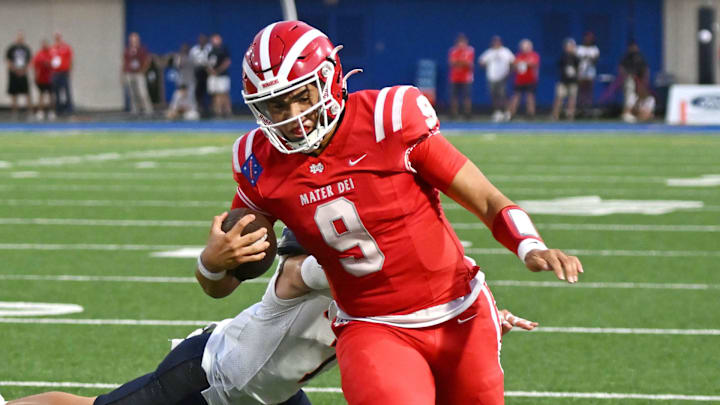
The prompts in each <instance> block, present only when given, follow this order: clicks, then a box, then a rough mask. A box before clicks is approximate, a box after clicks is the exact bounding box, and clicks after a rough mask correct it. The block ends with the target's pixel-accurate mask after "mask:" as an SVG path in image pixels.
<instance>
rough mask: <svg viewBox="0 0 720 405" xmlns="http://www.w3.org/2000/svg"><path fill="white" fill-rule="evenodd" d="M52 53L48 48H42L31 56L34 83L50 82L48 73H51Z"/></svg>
mask: <svg viewBox="0 0 720 405" xmlns="http://www.w3.org/2000/svg"><path fill="white" fill-rule="evenodd" d="M51 62H52V55H51V54H50V48H43V49H40V51H38V53H36V54H35V57H34V58H33V61H32V63H33V68H34V69H35V83H37V84H50V74H51V73H52V67H51V66H50V64H51Z"/></svg>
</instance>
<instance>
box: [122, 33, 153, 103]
mask: <svg viewBox="0 0 720 405" xmlns="http://www.w3.org/2000/svg"><path fill="white" fill-rule="evenodd" d="M149 67H150V54H149V53H148V51H147V49H146V48H145V46H144V45H142V44H141V43H140V35H139V34H138V33H137V32H131V33H130V35H129V36H128V45H127V47H126V48H125V52H124V53H123V69H122V71H123V82H124V83H125V88H126V89H127V92H128V97H129V98H130V113H131V114H134V115H135V114H139V113H140V112H141V111H142V112H143V113H144V114H145V115H150V114H152V112H153V106H152V103H151V102H150V96H149V95H148V86H147V80H146V78H145V73H146V72H147V70H148V68H149Z"/></svg>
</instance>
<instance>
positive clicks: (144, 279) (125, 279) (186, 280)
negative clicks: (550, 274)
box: [0, 274, 270, 284]
mask: <svg viewBox="0 0 720 405" xmlns="http://www.w3.org/2000/svg"><path fill="white" fill-rule="evenodd" d="M0 280H26V281H78V282H96V281H103V282H104V281H107V282H118V283H179V284H195V283H197V280H196V279H195V277H151V276H76V275H70V274H61V275H55V276H42V275H32V274H0ZM269 281H270V278H268V277H258V278H253V279H250V280H245V281H243V283H250V284H267V283H268V282H269Z"/></svg>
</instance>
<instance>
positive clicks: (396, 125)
mask: <svg viewBox="0 0 720 405" xmlns="http://www.w3.org/2000/svg"><path fill="white" fill-rule="evenodd" d="M409 88H410V86H401V87H400V88H399V89H397V91H396V92H395V97H393V104H392V130H393V132H396V131H399V130H401V129H402V108H403V97H405V92H406V91H407V90H408V89H409Z"/></svg>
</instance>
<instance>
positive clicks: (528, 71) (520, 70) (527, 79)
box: [510, 39, 540, 119]
mask: <svg viewBox="0 0 720 405" xmlns="http://www.w3.org/2000/svg"><path fill="white" fill-rule="evenodd" d="M513 67H514V68H515V91H514V93H513V96H512V100H510V116H511V117H514V116H515V113H516V112H517V108H518V105H519V104H520V98H521V97H522V95H523V94H525V111H526V113H527V116H528V118H531V119H532V118H534V117H535V90H536V89H537V83H538V70H539V67H540V55H538V54H537V53H536V52H535V51H533V44H532V42H531V41H530V40H529V39H523V40H522V41H520V51H519V52H518V53H517V55H515V62H514V63H513Z"/></svg>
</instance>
